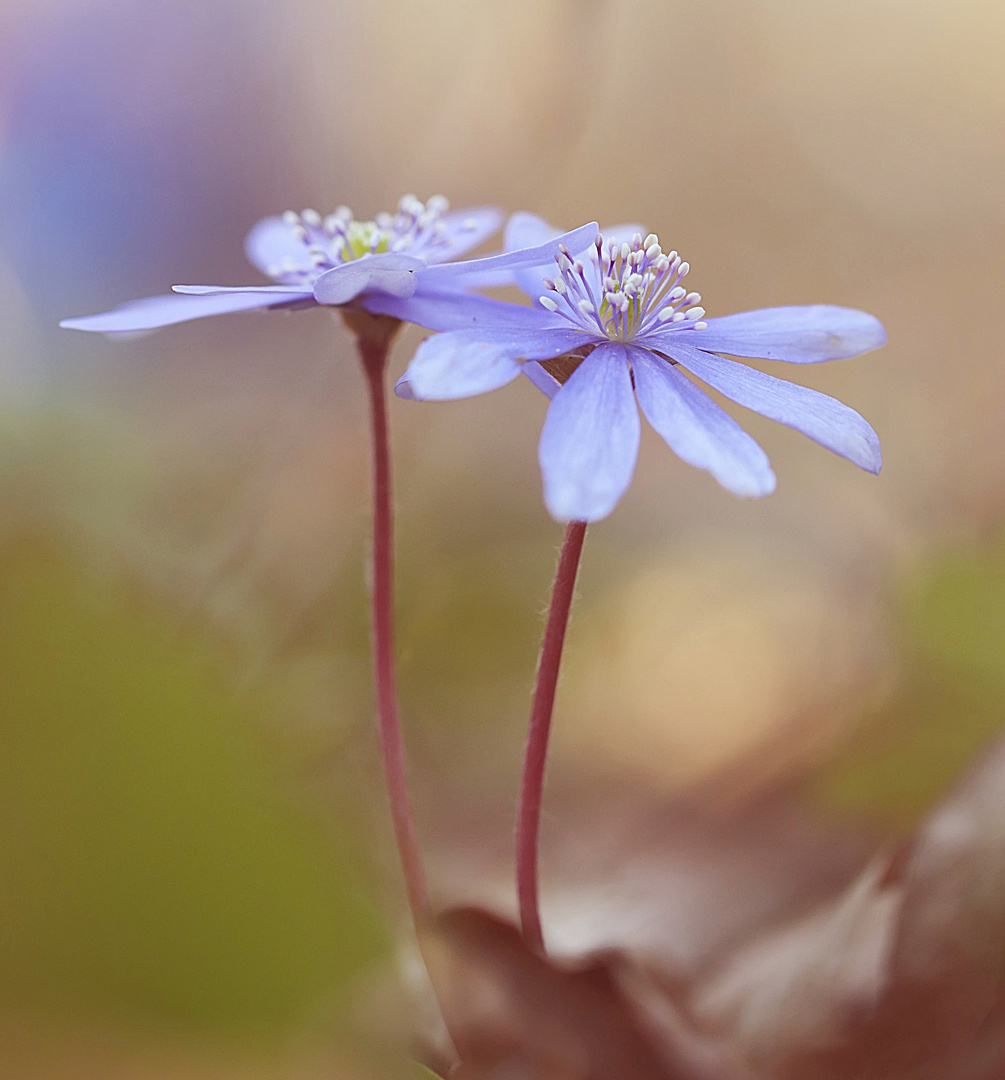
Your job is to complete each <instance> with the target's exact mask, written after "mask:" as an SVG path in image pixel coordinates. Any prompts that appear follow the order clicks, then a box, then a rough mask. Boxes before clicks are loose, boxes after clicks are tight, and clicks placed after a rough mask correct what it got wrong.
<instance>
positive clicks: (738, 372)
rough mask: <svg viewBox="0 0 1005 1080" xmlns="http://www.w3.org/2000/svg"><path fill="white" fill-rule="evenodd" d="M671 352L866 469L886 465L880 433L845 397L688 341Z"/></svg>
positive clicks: (736, 397) (713, 382)
mask: <svg viewBox="0 0 1005 1080" xmlns="http://www.w3.org/2000/svg"><path fill="white" fill-rule="evenodd" d="M667 353H668V355H670V356H672V357H673V358H674V359H675V360H676V361H678V363H680V364H681V365H683V366H684V367H686V368H687V369H688V371H690V372H692V373H693V374H695V375H697V376H698V378H699V379H701V380H702V382H706V383H708V385H709V386H712V387H714V388H715V389H716V390H718V391H719V392H720V393H721V394H724V395H725V396H726V397H728V398H730V399H731V400H732V401H735V402H737V404H739V405H744V406H746V407H747V408H748V409H753V410H754V412H758V413H760V414H761V415H762V416H766V417H768V419H769V420H777V421H778V422H779V423H780V424H787V425H788V426H789V427H792V428H795V429H796V431H801V432H802V433H803V434H804V435H808V436H809V437H810V438H811V439H813V440H814V441H815V442H818V443H820V445H821V446H826V447H827V449H828V450H833V451H834V453H835V454H840V455H841V457H844V458H847V459H848V460H849V461H852V462H854V463H855V464H856V465H858V466H859V468H861V469H865V470H866V471H868V472H871V473H878V472H879V470H880V468H881V467H882V464H883V455H882V452H881V450H880V447H879V436H877V434H876V432H875V431H873V429H872V428H871V427H870V426H869V424H868V423H867V422H866V421H865V420H864V419H863V418H862V417H861V416H859V414H858V413H857V412H855V410H854V409H849V408H848V406H847V405H842V404H841V402H840V401H836V400H835V399H834V398H832V397H828V396H827V395H826V394H821V393H819V392H818V391H816V390H810V389H808V388H807V387H805V386H797V385H795V384H794V383H790V382H785V380H784V379H776V378H774V377H773V376H771V375H765V374H764V372H763V371H757V370H756V369H754V368H751V367H747V365H746V364H740V363H738V362H737V361H735V360H726V359H725V358H724V357H721V356H715V355H713V354H710V353H704V352H701V351H699V350H698V349H693V348H691V347H689V346H687V345H675V346H673V347H668V348H667Z"/></svg>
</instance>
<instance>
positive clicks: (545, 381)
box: [520, 360, 562, 400]
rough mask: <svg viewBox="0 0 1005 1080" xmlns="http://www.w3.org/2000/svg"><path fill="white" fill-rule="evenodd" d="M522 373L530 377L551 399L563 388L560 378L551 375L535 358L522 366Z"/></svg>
mask: <svg viewBox="0 0 1005 1080" xmlns="http://www.w3.org/2000/svg"><path fill="white" fill-rule="evenodd" d="M520 374H521V375H525V376H526V377H527V378H528V379H530V381H531V382H532V383H533V384H534V385H535V386H536V387H537V388H538V390H540V391H541V393H542V394H544V395H545V396H546V397H547V398H548V399H549V400H551V398H553V397H554V396H555V395H556V394H557V393H558V392H559V390H561V389H562V384H561V383H560V382H559V381H558V379H556V378H555V377H554V376H553V375H549V374H548V372H547V371H545V370H544V368H543V367H541V365H540V364H539V363H537V362H536V361H534V360H528V361H527V363H526V364H524V365H523V366H522V367H521V368H520Z"/></svg>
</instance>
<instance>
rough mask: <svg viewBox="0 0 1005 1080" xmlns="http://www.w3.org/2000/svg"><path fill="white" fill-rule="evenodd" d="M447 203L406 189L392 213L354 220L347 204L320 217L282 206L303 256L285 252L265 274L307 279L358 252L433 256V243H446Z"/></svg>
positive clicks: (286, 282)
mask: <svg viewBox="0 0 1005 1080" xmlns="http://www.w3.org/2000/svg"><path fill="white" fill-rule="evenodd" d="M449 206H450V204H449V203H448V202H447V200H446V199H445V198H444V197H443V196H442V195H434V196H433V197H432V198H431V199H429V201H428V202H425V203H424V202H422V200H421V199H417V198H416V197H415V196H414V195H406V196H404V198H402V199H401V201H400V202H399V203H398V209H397V212H396V213H394V214H389V213H386V212H384V213H381V214H378V215H377V217H376V218H375V219H374V220H373V221H356V220H355V218H354V217H353V215H352V211H351V210H350V209H349V207H348V206H340V207H339V208H338V209H337V210H336V211H335V212H334V213H332V214H329V215H328V216H327V217H322V216H321V215H320V214H319V213H318V212H317V210H302V211H301V212H300V213H299V214H298V213H296V211H294V210H287V211H286V213H285V214H283V221H284V222H285V224H287V225H288V226H289V227H290V229H291V230H292V231H293V235H294V237H295V238H296V239H297V240H298V241H299V242H300V243H301V244H303V245H304V249H305V254H306V256H307V260H306V261H307V262H308V263H309V265H307V266H305V265H304V262H305V260H297V259H293V258H286V259H284V260H283V262H282V263H281V264H279V265H278V266H270V267H269V270H268V273H269V277H271V278H274V279H275V280H276V281H279V282H281V283H282V284H284V285H299V284H304V283H309V282H311V281H313V280H314V279H315V278H317V277H318V275H319V274H321V273H323V272H324V271H325V270H331V269H332V268H333V267H335V266H341V265H343V264H344V263H347V262H351V261H352V260H353V259H358V258H360V257H361V256H363V255H377V254H382V253H384V252H389V251H390V252H401V253H405V252H407V253H408V254H411V255H417V256H419V257H421V258H424V259H425V258H428V257H429V256H430V255H433V257H434V258H435V253H436V249H437V248H440V247H444V246H446V243H447V240H448V237H447V227H446V224H445V223H444V221H443V215H444V214H445V213H446V212H447V210H448V209H449ZM475 224H476V223H475V222H464V223H462V226H461V227H462V228H464V227H465V226H467V227H468V228H474V227H475Z"/></svg>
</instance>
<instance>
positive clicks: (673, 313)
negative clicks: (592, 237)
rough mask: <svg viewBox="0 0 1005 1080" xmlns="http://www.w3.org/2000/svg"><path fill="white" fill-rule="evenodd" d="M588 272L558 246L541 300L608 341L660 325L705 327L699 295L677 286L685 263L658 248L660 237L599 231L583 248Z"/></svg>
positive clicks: (628, 337)
mask: <svg viewBox="0 0 1005 1080" xmlns="http://www.w3.org/2000/svg"><path fill="white" fill-rule="evenodd" d="M586 258H587V259H588V260H589V262H590V263H592V264H593V265H592V268H591V270H590V271H588V270H587V267H586V265H585V264H584V262H583V261H582V260H580V259H575V260H574V259H573V258H572V257H571V256H570V255H569V251H568V249H567V248H566V247H565V246H564V245H562V246H561V247H560V248H559V253H558V254H557V255H556V256H555V261H556V262H557V263H558V270H559V275H558V277H556V278H555V279H554V280H552V279H551V278H545V279H544V287H545V288H546V289H547V290H548V292H547V293H545V295H544V296H542V297H541V298H540V302H541V305H542V306H543V307H545V308H546V309H547V310H548V311H551V312H555V313H556V314H559V315H561V316H563V317H564V318H566V319H568V320H569V321H570V322H571V323H573V324H574V325H576V326H577V327H580V328H582V329H585V330H588V331H590V332H592V333H598V332H599V333H601V334H604V335H605V336H606V337H609V338H611V339H612V340H613V341H628V340H630V339H632V338H634V337H637V336H638V335H639V334H642V333H645V332H646V331H649V330H652V329H654V328H656V327H658V326H661V325H662V324H668V325H670V326H673V325H675V324H681V323H682V324H684V325H683V326H682V327H681V329H684V328H687V329H691V330H704V329H705V327H706V325H707V324H706V323H704V322H702V321H701V318H702V316H703V315H704V314H705V309H704V308H702V307H699V306H698V304H699V303H700V301H701V296H700V295H699V294H698V293H696V292H688V291H687V289H685V288H684V286H683V285H681V281H683V279H684V278H685V277H687V273H688V270H690V266H689V265H688V264H687V263H686V262H682V261H681V257H680V256H679V255H678V254H677V252H676V251H671V252H670V253H669V254H668V255H665V254H664V253H663V249H662V248H661V247H660V245H659V239H658V237H657V236H656V234H655V233H650V234H649V235H648V236H647V237H646V238H645V239H644V240H643V239H642V235H641V233H636V234H635V235H634V236H633V237H632V242H631V243H630V244H628V243H621V244H619V243H618V242H617V241H616V240H613V239H612V240H605V239H604V237H603V236H598V237H597V239H596V241H595V243H594V244H593V246H592V247H591V248H589V249H588V251H587V253H586Z"/></svg>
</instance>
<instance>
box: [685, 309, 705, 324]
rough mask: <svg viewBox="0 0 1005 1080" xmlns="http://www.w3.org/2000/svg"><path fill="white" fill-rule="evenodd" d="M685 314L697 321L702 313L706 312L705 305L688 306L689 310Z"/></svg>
mask: <svg viewBox="0 0 1005 1080" xmlns="http://www.w3.org/2000/svg"><path fill="white" fill-rule="evenodd" d="M684 314H685V316H686V317H687V318H688V319H691V320H692V321H696V320H698V319H700V318H701V317H702V315H704V314H705V309H704V308H703V307H693V308H688V309H687V311H686V312H685V313H684Z"/></svg>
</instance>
